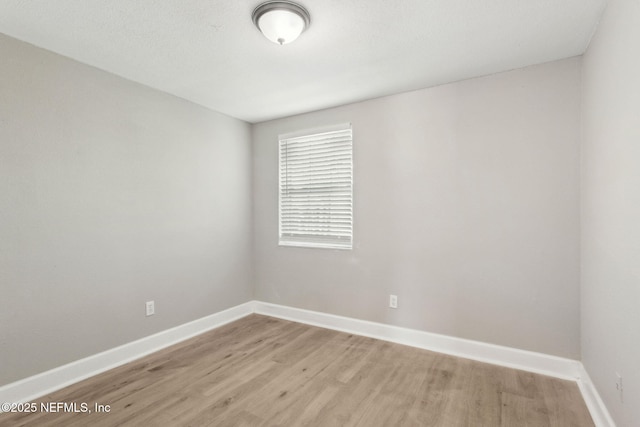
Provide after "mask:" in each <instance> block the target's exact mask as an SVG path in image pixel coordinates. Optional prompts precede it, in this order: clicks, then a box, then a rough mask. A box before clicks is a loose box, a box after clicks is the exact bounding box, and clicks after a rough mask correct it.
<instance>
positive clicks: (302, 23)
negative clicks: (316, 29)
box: [251, 1, 311, 45]
mask: <svg viewBox="0 0 640 427" xmlns="http://www.w3.org/2000/svg"><path fill="white" fill-rule="evenodd" d="M251 17H252V19H253V23H254V24H256V27H258V29H259V30H260V32H262V34H264V36H265V37H266V38H268V39H269V40H271V41H272V42H274V43H278V44H280V45H283V44H287V43H291V42H292V41H294V40H295V39H297V38H298V37H299V36H300V34H302V32H303V31H304V30H306V29H307V28H308V27H309V24H310V23H311V18H310V17H309V12H307V10H306V9H305V8H304V7H302V6H300V5H299V4H296V3H293V2H290V1H268V2H265V3H262V4H261V5H260V6H258V7H256V8H255V9H254V10H253V13H252V14H251Z"/></svg>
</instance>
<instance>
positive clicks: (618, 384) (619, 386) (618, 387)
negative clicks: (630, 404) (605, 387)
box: [616, 372, 624, 402]
mask: <svg viewBox="0 0 640 427" xmlns="http://www.w3.org/2000/svg"><path fill="white" fill-rule="evenodd" d="M616 390H618V396H619V397H620V402H623V400H622V392H623V391H624V387H622V375H620V374H619V373H617V372H616Z"/></svg>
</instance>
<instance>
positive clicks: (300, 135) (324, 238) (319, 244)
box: [278, 123, 354, 250]
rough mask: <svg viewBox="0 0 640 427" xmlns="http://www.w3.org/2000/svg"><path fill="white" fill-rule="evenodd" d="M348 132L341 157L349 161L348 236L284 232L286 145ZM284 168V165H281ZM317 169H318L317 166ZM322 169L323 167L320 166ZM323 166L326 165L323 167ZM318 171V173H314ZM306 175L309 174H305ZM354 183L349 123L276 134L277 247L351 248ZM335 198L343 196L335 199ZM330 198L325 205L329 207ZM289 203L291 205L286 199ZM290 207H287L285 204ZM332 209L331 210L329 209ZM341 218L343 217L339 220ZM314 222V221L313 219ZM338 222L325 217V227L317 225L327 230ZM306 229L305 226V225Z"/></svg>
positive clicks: (329, 233) (350, 126)
mask: <svg viewBox="0 0 640 427" xmlns="http://www.w3.org/2000/svg"><path fill="white" fill-rule="evenodd" d="M346 131H348V136H349V139H348V147H349V151H348V159H347V158H341V160H342V161H343V162H344V161H345V160H348V172H349V173H348V175H349V178H348V184H349V188H348V203H347V205H348V206H349V211H348V230H346V231H347V232H348V236H347V238H345V239H342V238H340V237H338V236H336V235H335V232H334V233H332V232H331V230H330V231H328V232H327V233H326V234H324V235H318V237H311V236H310V234H308V235H306V236H305V235H303V233H300V235H298V236H295V235H291V234H290V233H283V219H285V220H286V217H283V203H284V201H283V198H284V195H285V194H286V190H285V189H283V186H287V185H288V184H287V183H283V175H285V176H289V175H287V174H286V173H284V174H283V159H284V158H285V156H284V155H283V147H285V144H287V143H289V144H291V143H292V140H294V141H293V142H294V143H295V140H296V139H312V138H315V137H319V136H321V135H327V134H338V133H344V132H346ZM284 166H286V165H284ZM316 167H318V166H316ZM320 167H322V166H320ZM325 167H326V166H325ZM309 170H310V171H311V173H313V169H312V168H310V169H309ZM316 172H317V171H316ZM306 173H309V172H306ZM353 182H354V173H353V128H352V125H351V123H341V124H337V125H332V126H324V127H319V128H313V129H306V130H301V131H296V132H291V133H286V134H281V135H278V246H291V247H302V248H318V249H338V250H352V249H353V194H354V192H353ZM330 183H335V181H330ZM312 194H313V193H312ZM335 197H336V199H338V198H340V197H344V196H335ZM331 200H332V199H331V198H330V201H329V202H328V204H329V205H330V204H331ZM289 203H291V201H290V199H289ZM288 206H290V204H289V205H288ZM328 209H329V210H331V208H330V207H329V208H328ZM340 219H343V220H344V218H340ZM315 220H316V221H317V218H315ZM336 221H337V219H334V220H333V221H332V219H331V218H328V219H327V221H326V222H325V223H324V224H322V223H321V224H320V226H324V227H326V228H327V229H330V228H332V225H333V227H334V228H335V226H336ZM307 226H308V225H307Z"/></svg>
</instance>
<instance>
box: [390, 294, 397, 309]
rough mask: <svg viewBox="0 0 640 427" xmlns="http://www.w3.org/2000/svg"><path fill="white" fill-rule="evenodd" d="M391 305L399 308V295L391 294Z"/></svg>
mask: <svg viewBox="0 0 640 427" xmlns="http://www.w3.org/2000/svg"><path fill="white" fill-rule="evenodd" d="M389 307H390V308H398V296H397V295H389Z"/></svg>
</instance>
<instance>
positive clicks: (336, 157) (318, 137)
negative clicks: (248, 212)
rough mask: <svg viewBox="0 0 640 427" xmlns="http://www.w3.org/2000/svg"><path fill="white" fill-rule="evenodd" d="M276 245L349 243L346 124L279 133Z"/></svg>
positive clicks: (349, 142)
mask: <svg viewBox="0 0 640 427" xmlns="http://www.w3.org/2000/svg"><path fill="white" fill-rule="evenodd" d="M279 142H280V197H279V200H280V215H279V219H280V226H279V228H280V240H279V242H280V245H284V246H305V247H313V248H335V249H351V247H352V235H353V232H352V226H353V214H352V211H353V203H352V199H353V188H352V184H353V173H352V168H353V162H352V146H353V144H352V142H353V138H352V132H351V124H344V125H339V126H334V127H332V128H325V129H323V130H320V131H308V132H304V133H296V134H288V135H280V137H279Z"/></svg>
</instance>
